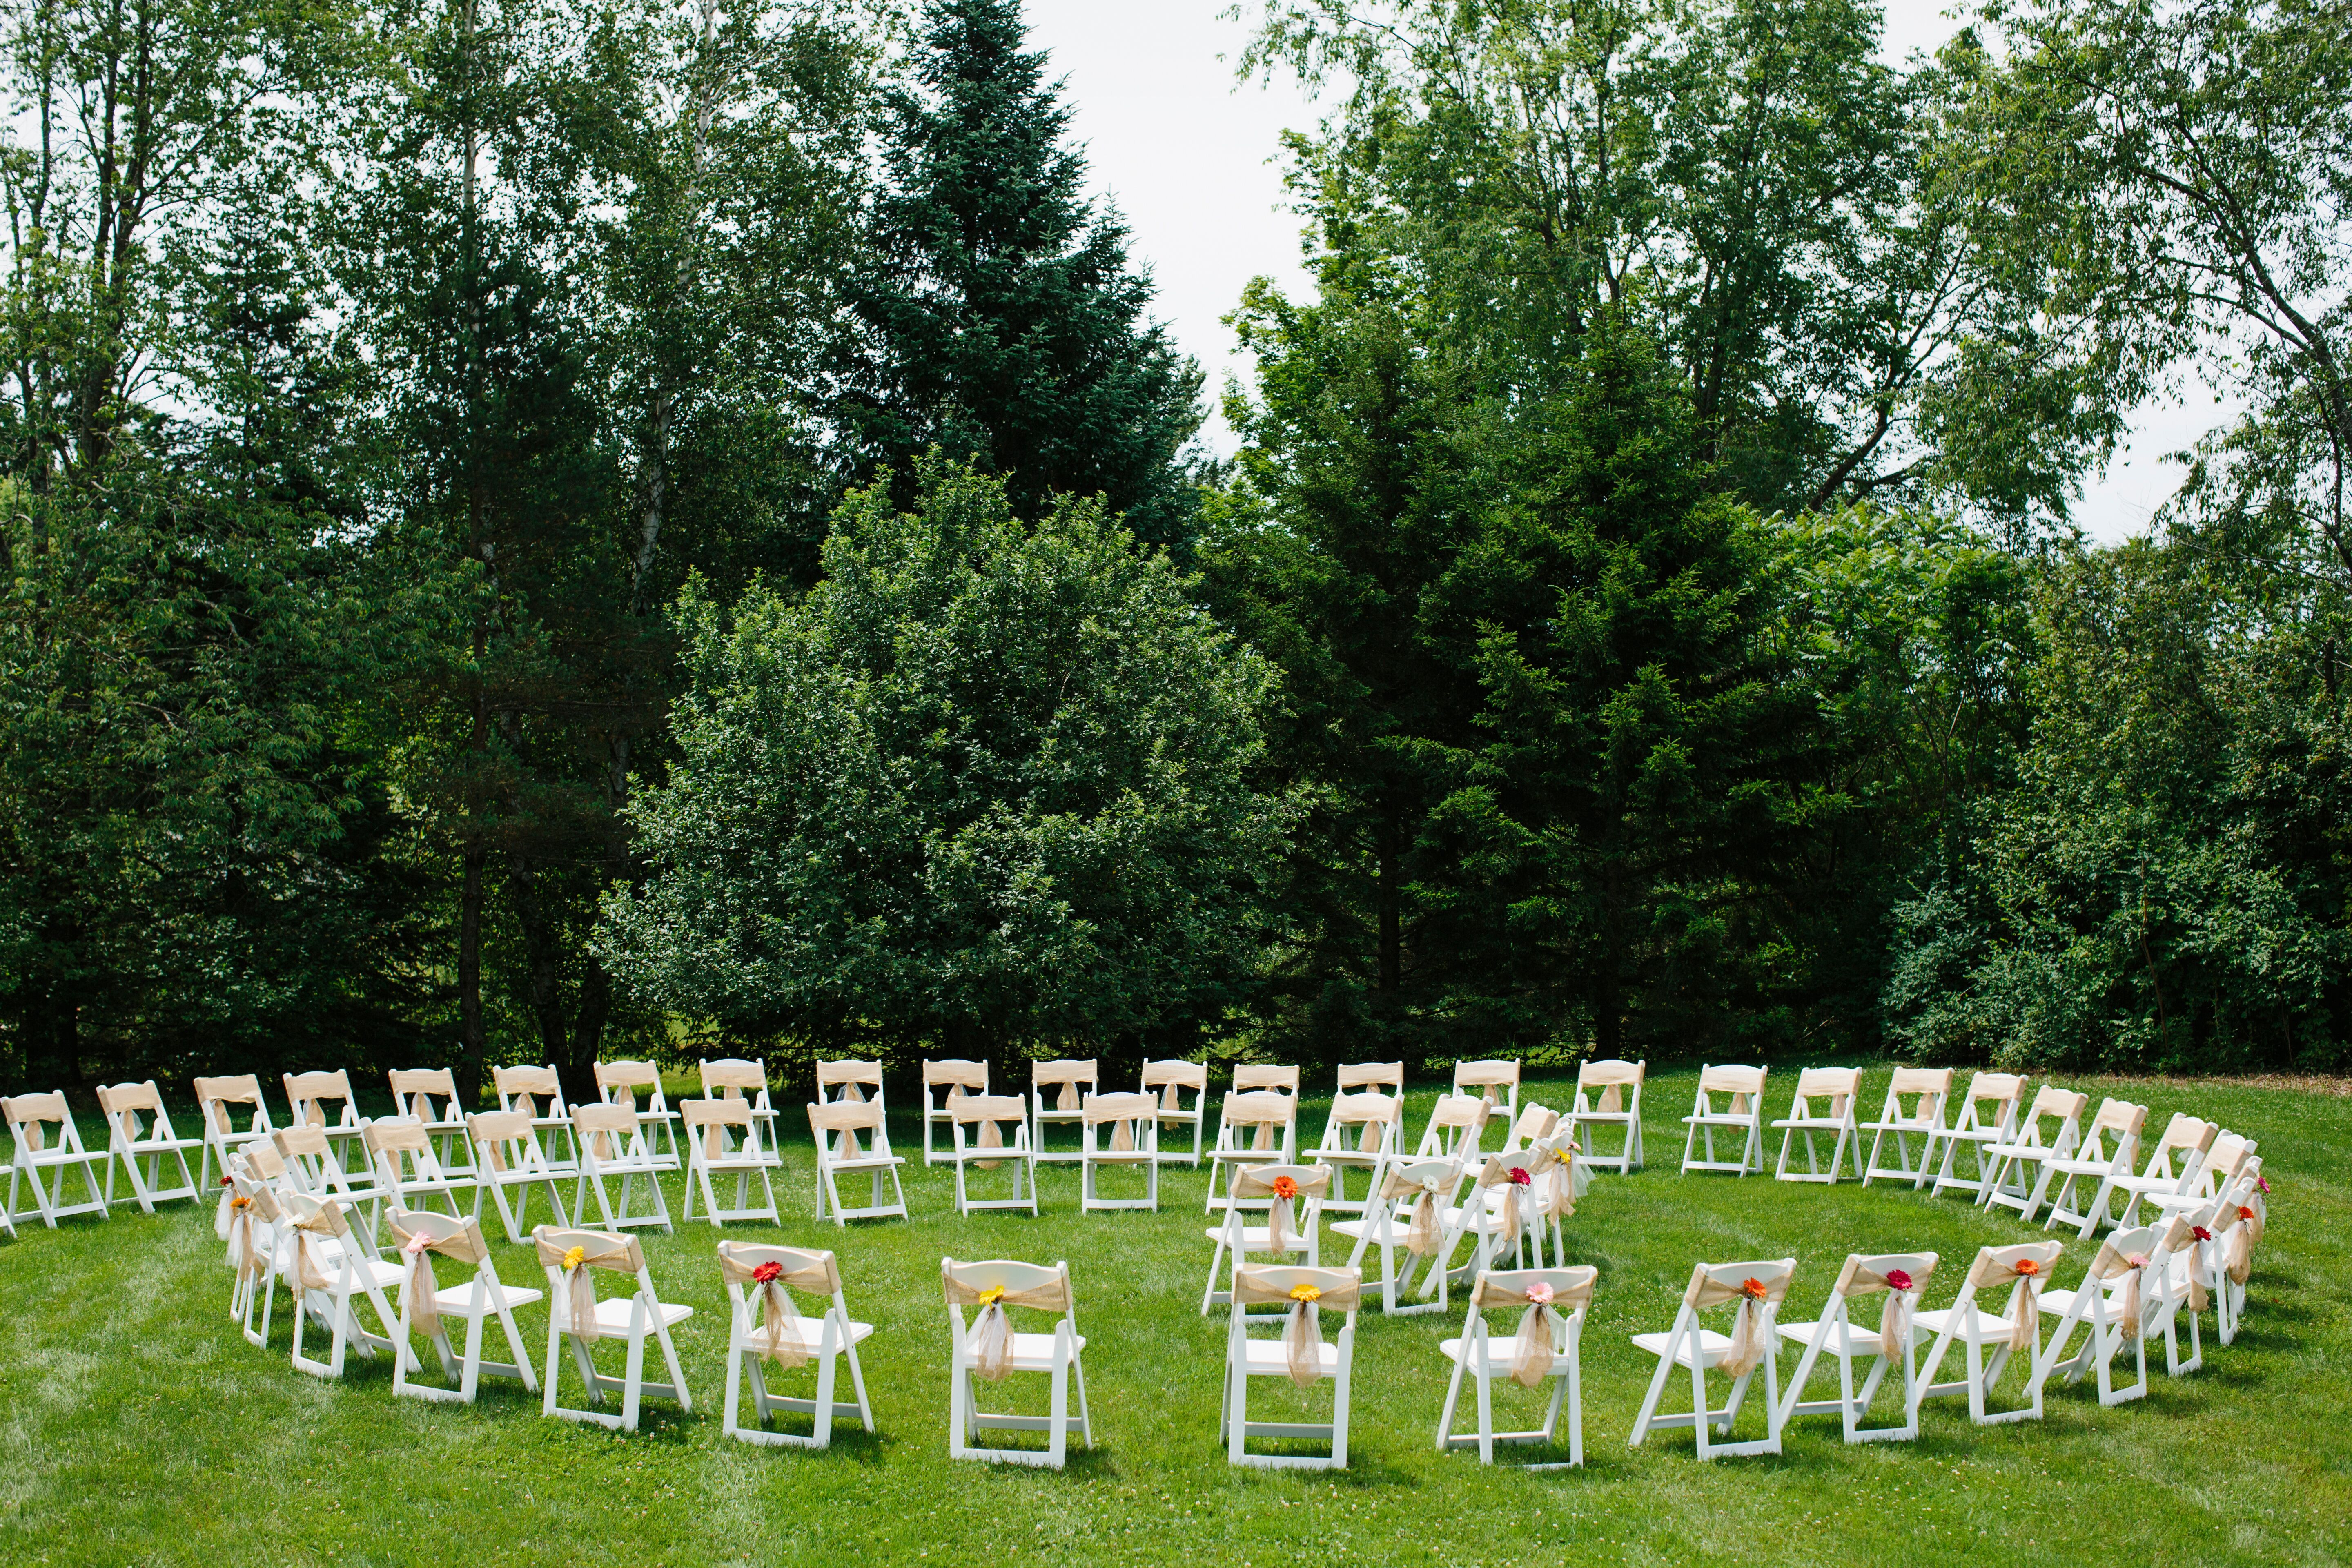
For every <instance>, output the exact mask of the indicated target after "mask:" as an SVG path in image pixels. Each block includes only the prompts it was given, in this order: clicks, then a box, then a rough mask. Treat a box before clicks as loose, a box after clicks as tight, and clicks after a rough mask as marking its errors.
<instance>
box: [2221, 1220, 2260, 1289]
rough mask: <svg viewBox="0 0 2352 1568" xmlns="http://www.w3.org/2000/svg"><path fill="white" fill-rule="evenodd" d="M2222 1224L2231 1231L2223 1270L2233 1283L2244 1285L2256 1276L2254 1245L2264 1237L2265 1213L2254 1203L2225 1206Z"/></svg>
mask: <svg viewBox="0 0 2352 1568" xmlns="http://www.w3.org/2000/svg"><path fill="white" fill-rule="evenodd" d="M2221 1225H2222V1226H2223V1227H2224V1228H2225V1229H2227V1230H2228V1231H2229V1233H2230V1247H2229V1252H2228V1254H2227V1258H2226V1261H2225V1262H2224V1263H2223V1265H2222V1268H2223V1271H2224V1272H2226V1273H2227V1274H2228V1275H2229V1276H2230V1282H2231V1284H2233V1285H2243V1284H2244V1283H2245V1282H2246V1281H2247V1280H2249V1279H2252V1278H2253V1277H2254V1246H2255V1244H2256V1243H2257V1242H2259V1241H2261V1240H2262V1238H2263V1213H2262V1210H2261V1209H2259V1208H2257V1207H2255V1206H2254V1205H2252V1204H2240V1205H2238V1206H2237V1207H2236V1208H2234V1209H2230V1208H2225V1209H2224V1210H2223V1211H2222V1213H2221Z"/></svg>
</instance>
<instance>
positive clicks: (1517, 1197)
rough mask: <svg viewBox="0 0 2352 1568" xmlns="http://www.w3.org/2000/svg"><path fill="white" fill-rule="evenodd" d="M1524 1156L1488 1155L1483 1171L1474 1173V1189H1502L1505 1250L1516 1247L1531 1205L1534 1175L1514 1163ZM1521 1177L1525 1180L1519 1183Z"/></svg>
mask: <svg viewBox="0 0 2352 1568" xmlns="http://www.w3.org/2000/svg"><path fill="white" fill-rule="evenodd" d="M1527 1157H1528V1156H1527V1155H1526V1154H1525V1153H1518V1154H1489V1155H1487V1156H1486V1168H1485V1169H1484V1170H1481V1171H1480V1172H1479V1173H1478V1190H1479V1192H1480V1193H1481V1194H1485V1193H1487V1192H1491V1191H1492V1190H1493V1189H1495V1188H1496V1187H1501V1188H1502V1189H1504V1191H1503V1245H1504V1246H1506V1247H1517V1246H1518V1244H1519V1234H1520V1232H1521V1231H1522V1230H1523V1229H1525V1228H1526V1226H1527V1223H1528V1218H1529V1217H1530V1216H1529V1215H1528V1213H1527V1211H1528V1209H1529V1208H1530V1207H1532V1206H1534V1204H1535V1175H1534V1173H1532V1172H1530V1171H1529V1170H1528V1168H1527V1166H1526V1165H1524V1164H1521V1163H1517V1162H1519V1161H1522V1160H1524V1159H1526V1158H1527ZM1522 1177H1525V1178H1526V1179H1525V1180H1524V1181H1522V1180H1521V1179H1520V1178H1522Z"/></svg>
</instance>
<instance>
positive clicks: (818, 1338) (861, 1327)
mask: <svg viewBox="0 0 2352 1568" xmlns="http://www.w3.org/2000/svg"><path fill="white" fill-rule="evenodd" d="M873 1331H874V1325H873V1324H871V1323H860V1322H857V1321H851V1323H850V1325H849V1342H850V1343H851V1344H854V1345H862V1344H864V1343H865V1342H866V1336H867V1335H869V1334H871V1333H872V1332H873ZM795 1335H797V1336H799V1339H800V1342H801V1348H802V1349H803V1350H804V1351H806V1352H808V1353H809V1354H811V1355H814V1354H815V1353H816V1348H817V1346H818V1344H819V1343H820V1342H823V1341H824V1314H823V1313H822V1312H820V1313H818V1314H817V1315H816V1316H814V1317H810V1316H808V1315H807V1314H806V1313H803V1314H802V1315H801V1316H799V1317H796V1318H794V1319H793V1320H792V1321H789V1322H787V1323H786V1324H785V1325H784V1338H786V1339H788V1340H789V1339H792V1338H793V1337H794V1336H795ZM1040 1337H1042V1338H1045V1339H1047V1340H1048V1341H1050V1340H1051V1338H1052V1336H1051V1335H1044V1336H1040ZM763 1340H764V1336H763V1333H762V1331H761V1328H760V1321H759V1317H758V1313H757V1305H756V1303H755V1304H754V1309H753V1316H752V1320H751V1344H752V1346H753V1347H754V1348H755V1349H756V1348H757V1347H758V1346H759V1345H760V1344H761V1342H763ZM1050 1353H1051V1352H1048V1354H1050Z"/></svg>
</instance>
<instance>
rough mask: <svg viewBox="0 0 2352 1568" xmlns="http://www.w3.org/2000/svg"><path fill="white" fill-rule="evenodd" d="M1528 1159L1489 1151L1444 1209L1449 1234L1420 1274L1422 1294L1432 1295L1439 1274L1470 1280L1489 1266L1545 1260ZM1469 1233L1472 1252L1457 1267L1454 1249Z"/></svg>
mask: <svg viewBox="0 0 2352 1568" xmlns="http://www.w3.org/2000/svg"><path fill="white" fill-rule="evenodd" d="M1530 1162H1531V1157H1530V1156H1529V1155H1528V1154H1526V1153H1524V1152H1521V1153H1512V1154H1489V1155H1487V1156H1486V1163H1483V1164H1482V1165H1480V1166H1479V1168H1478V1173H1477V1175H1476V1176H1475V1177H1474V1178H1472V1182H1471V1186H1470V1191H1469V1192H1468V1193H1467V1194H1465V1195H1464V1196H1463V1199H1462V1201H1461V1202H1460V1203H1459V1204H1456V1205H1449V1206H1448V1207H1447V1208H1446V1210H1445V1215H1444V1227H1445V1234H1444V1239H1442V1240H1441V1241H1439V1243H1438V1244H1437V1257H1436V1259H1435V1261H1434V1262H1433V1263H1432V1264H1431V1266H1430V1268H1429V1271H1428V1272H1427V1273H1425V1274H1423V1276H1422V1280H1421V1293H1422V1294H1423V1295H1424V1296H1426V1295H1428V1294H1429V1292H1430V1291H1431V1289H1433V1288H1434V1286H1435V1285H1436V1282H1437V1280H1438V1279H1439V1278H1441V1277H1444V1278H1449V1279H1471V1278H1474V1277H1475V1276H1476V1275H1479V1274H1483V1273H1485V1272H1486V1270H1488V1269H1490V1268H1528V1267H1529V1266H1530V1265H1531V1264H1532V1265H1534V1266H1538V1267H1539V1266H1540V1265H1541V1264H1542V1261H1543V1241H1542V1237H1543V1228H1542V1226H1543V1216H1542V1215H1540V1214H1538V1212H1537V1209H1536V1188H1535V1172H1534V1170H1533V1169H1532V1168H1531V1163H1530ZM1465 1237H1467V1238H1469V1240H1470V1242H1471V1251H1470V1257H1469V1258H1468V1260H1467V1261H1465V1262H1464V1263H1463V1264H1462V1265H1461V1266H1460V1267H1459V1268H1456V1267H1454V1248H1455V1247H1458V1246H1460V1245H1461V1243H1462V1241H1463V1239H1464V1238H1465ZM1530 1249H1532V1250H1533V1254H1534V1256H1533V1257H1532V1258H1530V1257H1529V1256H1528V1254H1529V1251H1530Z"/></svg>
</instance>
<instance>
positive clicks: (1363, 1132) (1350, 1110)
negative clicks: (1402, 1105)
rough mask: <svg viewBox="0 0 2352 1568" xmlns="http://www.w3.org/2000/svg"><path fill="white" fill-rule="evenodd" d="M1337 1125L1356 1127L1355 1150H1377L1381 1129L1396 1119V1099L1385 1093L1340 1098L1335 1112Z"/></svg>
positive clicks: (1359, 1151) (1366, 1152)
mask: <svg viewBox="0 0 2352 1568" xmlns="http://www.w3.org/2000/svg"><path fill="white" fill-rule="evenodd" d="M1337 1114H1338V1116H1339V1125H1340V1126H1342V1127H1350V1126H1352V1127H1356V1128H1358V1129H1359V1131H1358V1132H1357V1134H1356V1152H1358V1153H1359V1154H1370V1153H1373V1152H1376V1151H1378V1150H1379V1148H1380V1146H1381V1131H1383V1130H1384V1129H1385V1128H1386V1127H1387V1126H1388V1124H1389V1123H1390V1122H1391V1121H1394V1120H1396V1101H1395V1100H1391V1099H1390V1098H1389V1097H1388V1096H1387V1095H1385V1094H1351V1095H1349V1096H1347V1097H1346V1098H1344V1099H1343V1100H1340V1102H1339V1110H1338V1112H1337Z"/></svg>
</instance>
